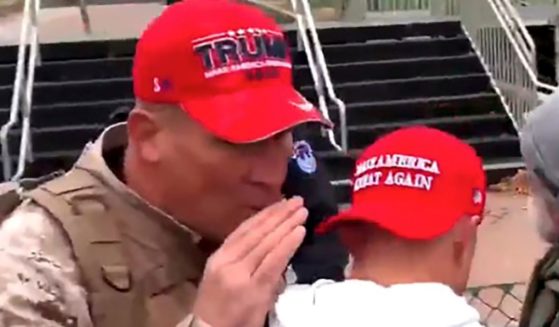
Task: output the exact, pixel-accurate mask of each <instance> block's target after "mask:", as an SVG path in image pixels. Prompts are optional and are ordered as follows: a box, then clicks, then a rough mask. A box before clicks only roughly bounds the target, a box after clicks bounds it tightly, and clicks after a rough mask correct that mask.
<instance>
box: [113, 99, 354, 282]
mask: <svg viewBox="0 0 559 327" xmlns="http://www.w3.org/2000/svg"><path fill="white" fill-rule="evenodd" d="M130 110H131V108H129V107H126V106H122V107H118V108H117V109H116V110H115V111H113V112H112V113H111V114H110V116H109V119H108V122H107V125H113V124H117V123H120V122H124V121H126V119H127V117H128V113H129V112H130ZM310 134H311V131H310V130H308V129H307V128H306V127H305V126H301V127H299V128H296V129H295V130H294V131H293V139H294V151H293V156H292V158H291V160H290V162H289V165H288V170H287V177H286V179H285V182H284V184H283V187H282V192H283V194H284V195H285V197H286V198H290V197H292V196H295V195H299V196H301V197H303V199H304V200H305V206H306V207H307V209H308V210H309V218H308V219H307V222H306V226H305V227H306V228H307V230H308V231H313V230H314V229H315V227H316V226H317V225H318V224H320V223H321V222H322V221H323V220H324V219H326V218H328V217H330V216H333V215H335V214H337V212H338V206H337V203H336V197H335V193H334V188H333V186H332V185H331V184H330V176H329V173H328V171H327V168H326V167H325V165H324V164H323V163H322V162H321V161H320V160H318V159H317V158H316V157H315V156H314V154H313V149H312V146H311V144H312V141H310V140H311V139H312V138H311V137H310V136H311V135H310ZM107 157H108V158H115V160H118V158H122V156H120V155H118V156H111V155H109V156H106V158H107ZM118 164H119V163H115V165H118ZM347 263H348V252H347V251H346V250H345V248H343V247H342V245H341V244H340V242H339V240H338V237H337V235H336V234H335V233H329V234H326V235H318V234H315V233H314V232H309V233H307V234H306V236H305V240H304V241H303V244H302V245H301V247H300V248H299V250H298V251H297V252H296V253H295V255H294V257H293V258H292V260H291V266H292V268H293V271H294V272H295V275H296V277H297V280H296V283H298V284H312V283H313V282H315V281H317V280H319V279H330V280H335V281H341V280H343V279H344V269H345V266H346V265H347Z"/></svg>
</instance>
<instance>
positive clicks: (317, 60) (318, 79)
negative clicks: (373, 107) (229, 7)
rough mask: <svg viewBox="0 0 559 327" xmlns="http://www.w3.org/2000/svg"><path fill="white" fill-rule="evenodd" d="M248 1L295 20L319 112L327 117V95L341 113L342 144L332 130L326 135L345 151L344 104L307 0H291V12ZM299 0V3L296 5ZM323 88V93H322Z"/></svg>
mask: <svg viewBox="0 0 559 327" xmlns="http://www.w3.org/2000/svg"><path fill="white" fill-rule="evenodd" d="M248 1H250V2H252V3H255V4H257V5H259V6H262V7H264V8H267V9H269V10H273V11H275V12H278V13H280V14H282V15H286V16H288V17H291V18H294V19H295V23H296V24H297V32H298V33H299V40H300V41H301V43H302V46H303V50H304V51H305V54H306V55H307V61H308V66H309V70H310V72H311V77H312V79H313V83H314V88H315V91H316V93H317V97H318V109H319V110H320V111H321V113H322V115H323V116H324V118H326V119H328V120H330V113H329V111H328V104H327V99H326V96H328V98H329V99H330V100H331V101H332V102H333V103H334V104H335V105H336V106H337V107H338V111H339V116H340V119H339V125H340V138H341V144H342V145H341V146H340V145H338V143H337V141H336V137H335V134H334V131H333V130H331V129H329V130H327V131H326V135H327V137H328V140H329V142H330V144H331V145H332V146H333V147H334V148H335V149H336V150H338V151H344V152H345V151H347V148H348V142H347V123H346V110H345V104H344V102H343V101H342V100H340V99H339V98H338V97H337V96H336V93H335V91H334V87H333V84H332V80H331V78H330V73H329V71H328V66H327V65H326V60H325V58H324V52H323V51H322V46H321V43H320V39H319V37H318V32H317V30H316V25H315V23H314V17H313V15H312V10H311V6H310V5H309V2H308V0H290V2H291V7H292V8H293V12H289V11H287V10H284V9H282V8H278V7H276V6H274V5H272V4H269V3H265V2H262V1H260V0H248ZM299 2H300V4H301V6H299ZM301 11H302V13H301ZM307 31H309V32H310V36H311V39H312V45H311V40H309V36H308V35H307ZM325 89H326V94H325V92H324V90H325Z"/></svg>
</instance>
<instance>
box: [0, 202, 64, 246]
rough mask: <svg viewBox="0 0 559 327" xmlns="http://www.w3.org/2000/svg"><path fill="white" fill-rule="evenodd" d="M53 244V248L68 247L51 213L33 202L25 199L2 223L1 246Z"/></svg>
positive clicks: (0, 227)
mask: <svg viewBox="0 0 559 327" xmlns="http://www.w3.org/2000/svg"><path fill="white" fill-rule="evenodd" d="M45 245H47V246H48V245H53V246H56V248H52V250H55V251H57V250H62V249H64V248H66V249H68V248H69V244H68V243H67V241H66V239H65V237H64V233H63V230H62V229H61V227H60V226H59V225H58V224H57V223H56V221H55V220H54V219H53V218H52V217H51V216H50V215H49V213H48V212H47V211H46V210H45V209H43V208H41V207H39V206H37V205H34V204H33V203H31V202H30V201H29V200H26V201H24V202H23V203H22V204H21V205H20V206H19V207H17V208H16V209H15V210H14V211H13V212H12V213H11V214H9V215H8V216H7V217H6V218H5V219H4V220H3V221H2V222H1V224H0V247H2V248H19V247H27V248H32V247H41V248H43V247H44V246H45Z"/></svg>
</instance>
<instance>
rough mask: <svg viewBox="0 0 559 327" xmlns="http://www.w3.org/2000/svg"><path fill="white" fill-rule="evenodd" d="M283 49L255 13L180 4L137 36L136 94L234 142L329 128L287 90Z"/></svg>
mask: <svg viewBox="0 0 559 327" xmlns="http://www.w3.org/2000/svg"><path fill="white" fill-rule="evenodd" d="M291 73H292V63H291V58H290V50H289V45H288V44H287V42H286V39H285V37H284V34H283V33H282V31H281V29H280V27H279V26H278V25H277V24H276V23H275V21H274V20H273V19H272V18H270V17H268V16H267V15H265V14H264V13H263V12H262V11H261V10H260V9H258V8H256V7H253V6H250V5H245V4H240V3H238V2H236V1H232V0H183V1H179V2H177V3H175V4H173V5H170V6H168V7H167V8H166V9H165V10H164V11H163V12H162V14H161V15H160V16H159V17H157V18H156V19H155V20H153V21H152V22H151V23H150V24H149V25H148V26H147V28H146V29H145V31H144V32H143V33H142V36H141V37H140V40H139V41H138V44H137V46H136V54H135V57H134V64H133V72H132V75H133V80H134V94H135V96H136V97H137V98H139V99H141V100H143V101H147V102H152V103H169V104H176V105H179V106H180V107H181V108H182V109H183V110H184V111H185V112H187V113H188V115H189V116H190V117H191V118H193V119H194V120H196V121H198V122H199V123H200V124H201V125H202V126H203V127H205V128H206V129H207V130H208V131H210V132H211V133H212V134H214V135H215V136H217V137H219V138H221V139H224V140H226V141H229V142H232V143H251V142H257V141H260V140H264V139H266V138H269V137H271V136H273V135H275V134H277V133H280V132H282V131H285V130H288V129H290V128H292V127H295V126H297V125H299V124H302V123H307V122H318V123H323V124H325V125H327V126H329V127H331V123H330V122H329V121H327V120H325V119H324V118H323V116H322V115H321V113H320V112H319V111H318V110H317V109H316V108H315V106H314V105H313V104H311V103H310V102H308V101H307V100H306V99H305V98H304V97H303V96H302V95H301V94H300V93H299V92H297V91H296V90H295V88H294V87H293V84H292V76H291Z"/></svg>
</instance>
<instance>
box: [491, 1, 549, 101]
mask: <svg viewBox="0 0 559 327" xmlns="http://www.w3.org/2000/svg"><path fill="white" fill-rule="evenodd" d="M499 1H501V4H502V6H501V7H500V9H501V10H503V14H504V16H508V17H509V19H511V20H512V21H513V22H514V26H513V27H514V28H515V30H516V31H518V32H520V35H521V37H520V39H519V43H522V44H523V45H525V46H526V47H528V49H527V50H528V52H527V53H526V56H527V59H528V60H530V61H531V62H532V63H533V64H532V69H533V71H534V72H536V71H537V64H536V45H535V43H534V40H533V39H532V36H531V35H530V32H528V29H527V28H526V25H525V24H524V22H523V21H522V18H521V17H520V15H519V14H518V11H517V10H516V8H514V6H513V5H512V3H511V1H509V0H499ZM536 75H537V74H536ZM535 84H536V86H537V87H538V88H542V89H545V90H546V91H548V92H554V91H555V90H556V89H557V87H555V86H553V85H550V84H547V83H544V82H541V81H540V80H539V79H537V80H536V81H535Z"/></svg>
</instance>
